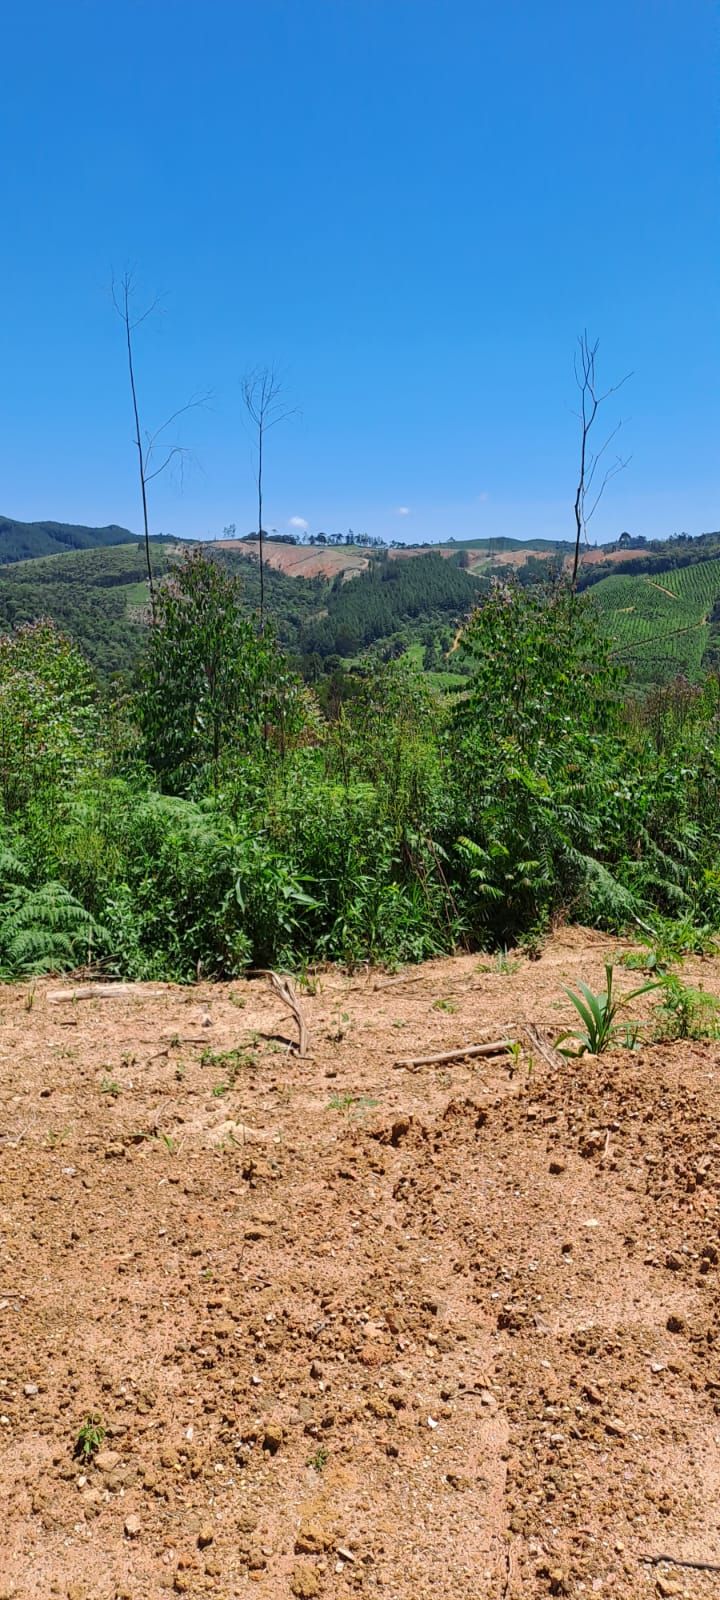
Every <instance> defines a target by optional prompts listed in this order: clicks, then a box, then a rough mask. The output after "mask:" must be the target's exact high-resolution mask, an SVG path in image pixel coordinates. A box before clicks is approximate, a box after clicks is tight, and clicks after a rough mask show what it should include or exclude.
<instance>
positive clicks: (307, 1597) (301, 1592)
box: [290, 1562, 320, 1600]
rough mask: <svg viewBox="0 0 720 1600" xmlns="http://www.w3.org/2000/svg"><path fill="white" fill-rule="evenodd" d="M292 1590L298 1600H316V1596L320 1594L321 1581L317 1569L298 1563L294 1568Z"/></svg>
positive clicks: (291, 1581)
mask: <svg viewBox="0 0 720 1600" xmlns="http://www.w3.org/2000/svg"><path fill="white" fill-rule="evenodd" d="M290 1590H291V1593H292V1594H294V1595H296V1596H297V1600H314V1597H315V1595H318V1594H319V1593H320V1579H319V1577H318V1575H317V1573H316V1571H315V1568H314V1567H310V1566H303V1565H301V1564H300V1562H297V1564H296V1565H295V1566H294V1567H293V1571H292V1577H291V1579H290Z"/></svg>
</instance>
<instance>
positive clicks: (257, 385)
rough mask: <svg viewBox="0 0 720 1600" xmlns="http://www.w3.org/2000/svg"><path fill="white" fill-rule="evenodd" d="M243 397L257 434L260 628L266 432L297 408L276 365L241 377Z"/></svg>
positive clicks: (256, 481) (263, 617) (256, 476)
mask: <svg viewBox="0 0 720 1600" xmlns="http://www.w3.org/2000/svg"><path fill="white" fill-rule="evenodd" d="M242 397H243V401H244V404H245V409H246V411H247V414H248V416H249V418H250V421H251V422H252V424H253V427H254V429H255V432H256V435H257V468H256V472H255V483H256V487H257V499H258V544H259V559H260V629H261V631H262V628H263V626H264V621H265V570H264V563H263V538H264V529H263V467H264V454H265V435H266V433H269V431H270V429H271V428H275V427H277V424H278V423H279V422H287V420H288V419H289V418H290V417H293V416H295V414H296V410H297V408H296V407H295V406H288V405H287V404H286V402H285V399H284V391H283V385H282V380H281V378H280V377H279V374H278V373H277V371H276V369H275V367H255V368H253V370H252V372H248V373H246V374H245V377H244V378H243V380H242Z"/></svg>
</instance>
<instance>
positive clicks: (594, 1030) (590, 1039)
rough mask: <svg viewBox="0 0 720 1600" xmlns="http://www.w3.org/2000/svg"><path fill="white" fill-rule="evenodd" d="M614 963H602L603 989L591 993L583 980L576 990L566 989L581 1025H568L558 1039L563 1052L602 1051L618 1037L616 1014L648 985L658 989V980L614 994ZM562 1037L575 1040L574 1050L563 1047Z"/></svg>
mask: <svg viewBox="0 0 720 1600" xmlns="http://www.w3.org/2000/svg"><path fill="white" fill-rule="evenodd" d="M613 971H614V969H613V966H612V962H610V961H607V962H606V963H605V991H604V993H603V992H602V991H601V992H600V993H598V994H594V993H593V991H592V989H589V988H588V986H587V984H586V983H579V984H578V988H579V990H580V993H579V994H576V993H575V991H574V990H573V989H566V990H565V993H566V995H567V997H568V999H569V1000H570V1001H571V1002H572V1004H573V1005H574V1007H575V1010H576V1011H577V1013H578V1016H579V1017H580V1020H581V1021H582V1023H583V1027H582V1029H580V1028H567V1029H566V1030H565V1032H564V1033H561V1034H560V1037H559V1039H558V1040H557V1048H558V1049H561V1051H562V1054H563V1055H584V1054H586V1053H587V1054H589V1055H593V1056H599V1055H602V1052H603V1051H604V1050H609V1049H610V1046H611V1045H612V1044H613V1043H614V1042H615V1040H616V1038H617V1037H618V1033H619V1029H620V1024H619V1023H618V1020H617V1019H618V1015H619V1013H620V1012H621V1011H622V1010H623V1009H624V1007H625V1006H626V1005H629V1003H630V1001H631V1000H636V999H637V998H638V996H639V995H641V994H647V993H648V991H649V990H650V989H657V987H658V985H657V983H643V984H642V985H641V987H640V988H639V989H632V990H631V991H630V993H629V994H623V995H616V994H615V993H614V992H613ZM565 1039H575V1040H577V1047H576V1049H574V1050H571V1049H567V1048H565V1049H562V1046H563V1042H564V1040H565Z"/></svg>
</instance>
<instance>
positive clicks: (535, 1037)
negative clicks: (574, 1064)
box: [520, 1022, 565, 1070]
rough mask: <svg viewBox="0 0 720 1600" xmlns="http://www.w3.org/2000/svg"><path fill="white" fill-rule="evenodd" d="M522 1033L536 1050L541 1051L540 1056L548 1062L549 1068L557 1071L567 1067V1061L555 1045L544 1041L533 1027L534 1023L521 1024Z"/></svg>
mask: <svg viewBox="0 0 720 1600" xmlns="http://www.w3.org/2000/svg"><path fill="white" fill-rule="evenodd" d="M520 1031H521V1032H522V1033H525V1034H526V1035H527V1037H528V1039H529V1040H530V1043H531V1045H532V1046H533V1048H534V1049H535V1050H539V1052H540V1055H541V1056H544V1058H545V1060H546V1061H547V1064H548V1066H549V1067H552V1068H553V1070H555V1069H556V1068H557V1067H564V1066H565V1061H564V1059H563V1057H562V1056H561V1054H560V1051H559V1050H556V1049H555V1047H554V1045H549V1044H546V1043H545V1041H544V1039H542V1038H541V1036H540V1034H539V1033H538V1030H537V1028H534V1027H533V1026H532V1023H530V1022H523V1023H521V1024H520Z"/></svg>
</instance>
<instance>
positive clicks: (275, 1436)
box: [262, 1422, 285, 1456]
mask: <svg viewBox="0 0 720 1600" xmlns="http://www.w3.org/2000/svg"><path fill="white" fill-rule="evenodd" d="M284 1437H285V1430H284V1428H283V1426H282V1423H280V1422H268V1423H267V1424H266V1427H265V1433H264V1435H263V1442H262V1447H263V1450H267V1453H268V1455H269V1456H276V1455H277V1453H278V1450H279V1449H280V1446H281V1444H282V1442H283V1439H284Z"/></svg>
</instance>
